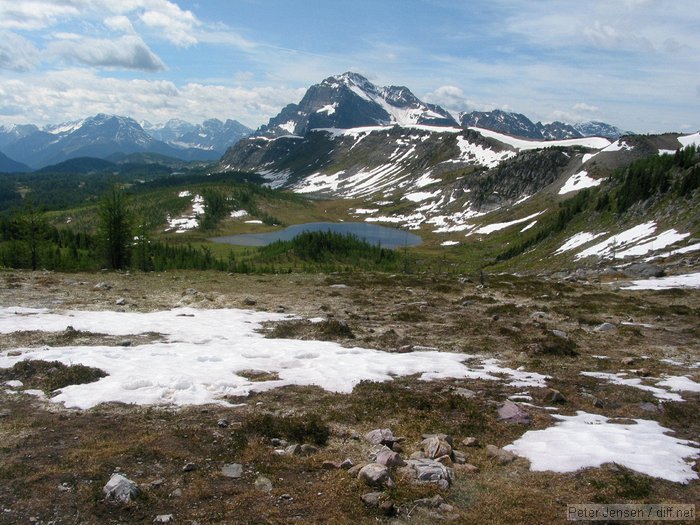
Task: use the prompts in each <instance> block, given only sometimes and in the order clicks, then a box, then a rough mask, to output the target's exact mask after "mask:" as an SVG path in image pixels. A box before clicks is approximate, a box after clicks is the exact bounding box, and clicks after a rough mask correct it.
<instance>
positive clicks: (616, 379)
mask: <svg viewBox="0 0 700 525" xmlns="http://www.w3.org/2000/svg"><path fill="white" fill-rule="evenodd" d="M581 375H582V376H587V377H595V378H596V379H604V380H605V381H607V382H608V383H611V384H613V385H623V386H631V387H632V388H637V389H639V390H644V391H646V392H651V393H652V394H653V395H654V397H655V398H657V399H662V400H664V401H685V400H684V399H683V398H682V397H681V396H679V395H678V394H673V393H671V392H669V391H667V390H664V389H663V388H658V387H654V386H649V385H645V384H643V383H642V380H641V379H640V378H639V377H629V378H628V377H625V376H626V375H627V374H626V373H625V372H619V373H617V374H610V373H607V372H581Z"/></svg>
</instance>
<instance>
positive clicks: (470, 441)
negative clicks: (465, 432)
mask: <svg viewBox="0 0 700 525" xmlns="http://www.w3.org/2000/svg"><path fill="white" fill-rule="evenodd" d="M462 445H464V446H465V447H478V446H479V440H478V439H476V438H475V437H468V438H464V439H463V440H462Z"/></svg>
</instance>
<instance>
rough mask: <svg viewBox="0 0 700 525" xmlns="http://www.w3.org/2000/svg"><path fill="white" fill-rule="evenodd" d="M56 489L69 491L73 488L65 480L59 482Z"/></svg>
mask: <svg viewBox="0 0 700 525" xmlns="http://www.w3.org/2000/svg"><path fill="white" fill-rule="evenodd" d="M58 490H59V491H60V492H70V491H71V490H73V489H72V488H71V486H70V485H69V484H68V483H65V482H64V483H61V484H60V485H59V486H58Z"/></svg>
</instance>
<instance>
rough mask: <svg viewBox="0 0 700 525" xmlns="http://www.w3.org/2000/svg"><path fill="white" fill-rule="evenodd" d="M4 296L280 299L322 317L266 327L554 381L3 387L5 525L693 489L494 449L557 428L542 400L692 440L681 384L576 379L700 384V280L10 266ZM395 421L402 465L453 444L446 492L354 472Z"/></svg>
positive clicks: (466, 513) (73, 337)
mask: <svg viewBox="0 0 700 525" xmlns="http://www.w3.org/2000/svg"><path fill="white" fill-rule="evenodd" d="M0 304H2V305H5V306H18V307H19V306H24V307H47V308H53V309H63V310H95V309H105V310H117V311H118V310H122V311H137V312H138V311H141V312H146V311H153V310H159V309H170V308H175V307H179V306H191V307H195V308H229V307H236V308H249V309H250V308H253V309H259V310H265V311H283V312H288V313H290V314H295V315H297V316H299V317H301V318H303V319H310V318H322V319H323V320H322V321H321V320H319V319H315V320H314V321H316V322H309V321H306V320H303V319H302V320H290V321H284V322H282V323H278V324H274V325H271V326H268V327H266V329H265V331H266V335H267V336H268V337H285V338H289V337H293V338H300V339H327V340H334V341H338V342H340V343H341V344H344V345H347V346H363V347H370V348H376V349H380V350H383V351H387V352H411V351H419V350H421V349H425V348H436V349H438V350H441V351H459V352H466V353H469V354H475V355H478V356H480V357H484V358H485V357H497V358H498V359H500V360H501V361H502V362H503V364H504V365H506V366H510V367H512V368H516V367H520V366H522V367H524V369H525V370H528V371H536V372H540V373H544V374H548V375H549V376H551V379H550V380H548V386H549V387H550V388H529V389H526V390H527V393H525V392H523V389H522V388H515V387H510V386H507V384H506V383H505V382H501V381H486V380H464V379H461V380H442V381H434V382H427V381H420V380H418V379H417V378H415V377H403V378H396V379H395V380H394V381H391V382H386V383H372V382H363V383H361V384H359V385H358V386H357V387H356V388H355V390H354V392H353V393H352V394H349V395H344V394H334V393H330V392H325V391H323V390H321V389H319V388H315V387H285V388H280V389H273V390H270V391H267V392H263V393H256V394H252V395H251V396H249V397H246V398H236V399H229V400H228V401H229V402H231V403H233V404H236V405H237V406H234V407H224V406H218V405H212V406H206V407H191V408H183V409H174V408H169V407H134V406H127V405H120V404H111V405H101V406H98V407H96V408H94V409H91V410H86V411H78V410H67V409H65V408H63V407H61V406H60V405H56V404H54V403H50V402H47V401H44V400H42V399H40V398H38V397H35V396H32V395H28V394H23V393H21V392H20V391H21V389H20V388H17V387H10V386H7V385H5V386H3V387H2V388H0V523H2V524H4V523H7V524H15V523H30V522H33V523H43V524H48V523H51V522H53V523H55V524H69V523H71V524H72V523H84V524H92V523H94V524H105V523H153V522H154V520H156V519H159V520H161V522H168V521H166V520H168V519H170V520H171V521H170V522H171V523H188V524H191V523H200V524H209V523H370V522H373V523H374V522H388V521H390V520H398V521H396V522H395V523H433V522H438V521H445V522H448V523H524V524H535V523H560V522H564V521H565V510H566V505H567V504H568V503H585V502H588V503H628V502H644V503H662V502H663V503H671V502H677V503H696V502H698V501H700V482H698V481H693V482H691V483H689V484H687V485H681V484H677V483H671V482H668V481H664V480H660V479H655V478H650V477H648V476H645V475H642V474H639V473H636V472H634V471H631V470H628V469H626V468H624V467H621V466H617V465H606V466H604V467H603V468H597V469H585V470H582V471H579V472H574V473H569V474H554V473H548V472H531V471H530V470H529V464H528V462H527V460H525V459H522V458H519V459H515V460H514V461H505V460H504V461H501V460H500V459H499V458H497V457H491V456H490V455H489V453H488V452H487V447H486V445H495V446H497V447H502V446H505V445H507V444H509V443H511V442H512V441H513V440H515V439H517V438H519V437H520V436H522V435H523V433H524V432H526V431H527V430H533V429H542V428H547V427H549V426H551V425H552V424H553V423H554V421H553V419H552V417H551V415H550V414H551V412H552V411H551V410H546V409H545V408H544V407H552V406H553V407H556V408H557V409H558V411H557V412H558V413H561V414H567V415H571V414H575V413H576V411H578V410H583V411H586V412H592V413H597V414H603V415H605V416H608V417H615V418H623V419H624V420H628V419H629V418H643V419H653V420H656V421H658V422H659V423H661V424H662V425H663V426H666V427H668V428H671V429H673V430H674V431H675V432H676V434H675V435H677V436H678V437H681V438H685V439H692V440H696V441H700V418H698V417H697V414H698V413H700V394H698V393H690V392H681V394H682V396H683V398H684V399H685V401H684V402H661V401H660V400H659V399H657V398H656V397H654V395H653V393H651V392H649V391H644V390H639V389H635V388H632V387H629V386H622V385H613V384H610V383H608V382H605V381H603V380H600V379H596V378H593V377H588V376H583V375H581V374H580V372H581V371H593V372H607V373H618V372H621V371H625V372H626V373H628V374H629V377H638V378H641V379H642V380H643V381H646V382H648V384H650V385H652V384H654V380H655V379H659V378H662V377H664V375H673V376H680V375H685V376H688V377H690V378H691V379H694V380H695V381H699V382H700V368H692V365H694V364H697V363H699V362H700V325H698V319H699V318H700V293H698V292H697V291H669V292H634V293H632V292H624V291H613V290H612V289H611V288H610V287H608V286H607V285H606V284H589V283H568V282H557V281H549V280H546V279H542V278H528V277H513V276H506V275H499V276H487V279H486V283H485V285H483V286H482V285H480V284H479V283H478V281H476V282H472V281H471V280H469V279H468V278H464V277H459V276H416V275H407V276H406V275H396V276H388V275H381V274H378V275H372V274H334V275H298V274H290V275H263V276H245V275H226V274H222V273H207V272H176V273H163V274H133V275H129V274H115V273H104V274H54V273H42V272H34V273H31V272H4V273H0ZM604 323H608V324H609V325H610V326H607V325H606V326H604V327H603V325H604ZM601 327H603V328H601ZM159 337H160V336H159V335H158V334H137V333H135V334H132V335H130V336H128V337H119V338H114V337H111V336H107V335H101V334H93V333H82V332H76V331H75V330H69V329H68V327H66V331H65V332H59V333H40V332H14V333H10V334H2V335H0V352H18V351H20V352H21V348H25V347H43V346H47V347H52V346H60V345H78V346H79V345H98V344H99V345H112V346H115V347H119V346H120V345H122V346H124V345H125V344H126V343H129V344H130V345H133V346H137V345H139V344H142V343H145V342H148V341H153V340H157V339H158V338H159ZM38 370H39V371H38V372H37V373H36V374H35V376H34V377H35V378H36V381H37V382H36V383H35V384H32V383H31V382H30V381H29V382H28V383H27V386H28V387H29V386H35V387H36V388H39V389H42V390H43V391H44V392H46V393H47V394H48V395H49V396H50V395H51V392H52V389H53V386H52V385H53V384H52V383H50V382H48V381H49V378H50V376H51V375H52V374H55V371H53V372H49V370H50V367H49V368H41V367H39V369H38ZM17 373H19V372H13V371H12V370H11V369H6V370H3V371H2V381H13V380H15V381H16V380H20V381H21V380H22V378H21V377H14V376H13V374H15V375H16V374H17ZM81 373H83V371H81ZM260 373H261V372H260V371H256V370H250V371H247V374H248V375H247V376H246V377H249V378H251V379H252V380H256V379H257V380H261V381H267V380H271V379H275V377H272V376H270V377H268V376H261V375H260ZM37 374H38V375H37ZM42 374H43V375H42ZM69 375H70V374H69ZM77 375H78V376H79V377H83V376H81V374H77ZM85 377H86V378H89V377H92V376H90V373H87V375H86V376H85ZM25 379H26V378H25ZM554 390H556V391H557V392H554ZM514 395H517V396H520V399H522V400H526V399H528V398H525V397H523V396H525V395H527V396H529V398H531V399H529V400H528V401H527V403H528V404H522V405H521V408H523V410H525V411H526V412H527V414H528V415H529V416H530V419H531V423H530V424H529V425H522V424H513V423H507V422H505V421H502V420H499V419H498V415H497V408H498V407H499V405H500V404H501V403H502V402H503V401H504V400H506V399H507V398H508V397H509V396H514ZM514 399H519V398H518V397H516V398H514ZM387 428H388V429H391V431H392V432H393V435H394V436H396V437H397V441H393V442H391V446H392V448H393V450H394V451H396V452H399V454H400V455H401V456H402V457H403V458H404V459H408V457H409V456H411V454H414V453H417V452H418V451H420V450H422V448H423V446H422V440H423V438H424V435H427V434H444V435H446V436H449V438H450V441H451V443H452V448H453V449H454V450H455V451H456V452H453V453H452V454H451V455H448V456H449V457H448V458H447V459H444V460H443V461H444V462H445V463H446V464H448V465H449V468H451V469H453V471H454V478H453V480H452V482H451V484H450V486H449V488H444V487H440V486H439V485H438V484H435V483H423V484H419V483H415V482H414V481H412V480H411V479H410V475H409V473H408V472H407V471H406V470H405V469H402V467H399V466H396V467H391V469H390V470H391V476H392V479H393V481H394V486H393V487H386V486H384V487H379V488H373V487H370V486H368V485H367V484H365V483H364V482H362V481H360V480H358V479H357V475H356V474H354V473H353V472H352V471H348V469H347V467H349V466H350V463H346V464H345V465H344V466H343V467H342V468H341V467H340V464H341V463H343V462H344V461H345V460H346V459H349V460H350V462H351V464H353V465H362V464H364V463H369V462H370V461H371V460H372V459H373V458H374V456H373V455H374V454H376V453H377V452H378V451H379V450H380V449H381V447H380V446H378V445H373V444H371V443H370V442H369V441H367V440H366V439H365V437H364V436H365V434H367V433H368V432H370V431H371V430H374V429H387ZM399 438H400V439H399ZM443 438H445V436H443ZM468 438H474V440H469V439H468ZM441 439H442V438H441ZM465 440H467V441H465ZM294 445H306V446H305V447H303V448H302V447H301V446H298V447H295V446H294ZM232 465H240V469H239V467H238V466H236V467H231V466H232ZM227 466H228V467H227ZM224 467H227V468H226V469H225V468H224ZM115 472H119V473H121V474H123V475H124V476H125V477H127V478H128V479H130V480H132V481H133V482H135V483H136V484H138V486H139V488H140V494H139V496H138V497H136V498H135V499H134V500H133V501H131V502H128V503H115V502H112V501H109V499H108V498H106V497H105V495H104V493H103V490H102V489H103V487H104V485H105V484H106V483H107V482H108V480H109V479H110V477H111V476H112V474H113V473H115ZM232 473H234V474H232ZM370 492H382V493H383V494H382V495H381V496H377V498H378V499H377V501H376V502H372V501H368V502H367V503H365V502H363V500H362V499H361V496H363V495H366V494H367V493H370ZM366 499H371V498H366ZM387 502H388V503H387ZM168 515H172V517H171V518H167V516H168Z"/></svg>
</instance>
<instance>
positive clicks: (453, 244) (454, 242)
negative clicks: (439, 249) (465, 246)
mask: <svg viewBox="0 0 700 525" xmlns="http://www.w3.org/2000/svg"><path fill="white" fill-rule="evenodd" d="M458 244H459V242H458V241H442V242H441V243H440V246H457V245H458Z"/></svg>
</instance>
